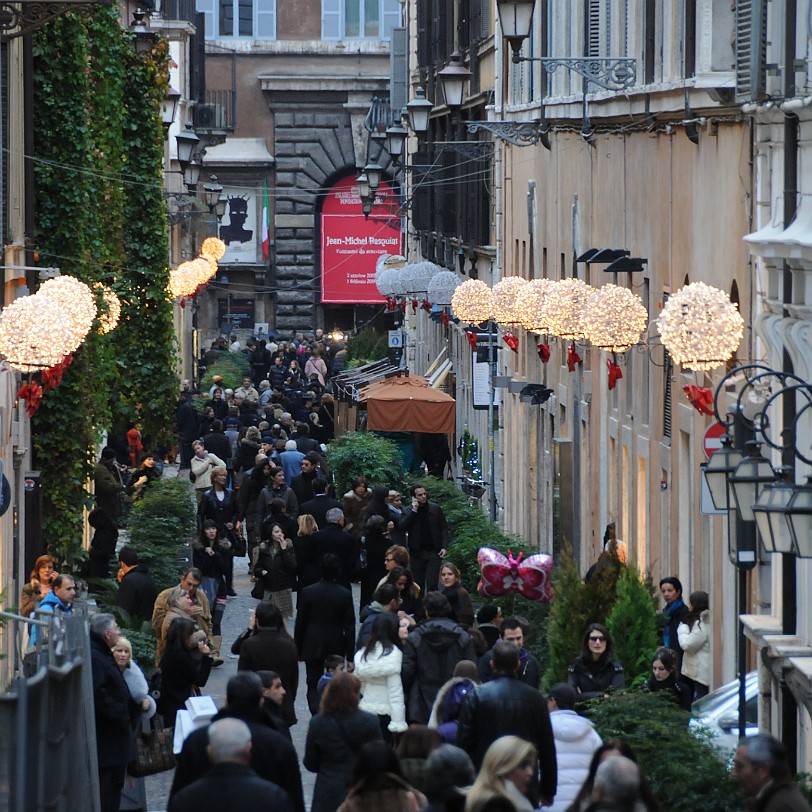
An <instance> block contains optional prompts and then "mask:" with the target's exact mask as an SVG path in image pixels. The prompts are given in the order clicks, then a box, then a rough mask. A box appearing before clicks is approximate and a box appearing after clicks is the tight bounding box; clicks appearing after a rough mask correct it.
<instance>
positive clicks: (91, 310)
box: [36, 276, 97, 355]
mask: <svg viewBox="0 0 812 812" xmlns="http://www.w3.org/2000/svg"><path fill="white" fill-rule="evenodd" d="M36 296H38V297H42V298H45V299H49V300H50V301H52V302H53V303H54V304H55V305H56V306H57V307H58V308H59V309H60V311H61V312H62V313H63V314H64V316H65V318H66V319H67V322H68V325H69V326H70V331H71V341H70V346H68V347H67V348H64V349H63V351H62V354H63V355H67V354H68V353H70V352H73V351H74V350H76V349H78V347H79V345H80V344H81V343H82V342H83V341H84V340H85V336H86V335H87V334H88V333H89V332H90V329H91V327H93V322H94V321H95V319H96V312H97V308H96V297H95V296H94V295H93V291H92V290H91V289H90V288H89V287H88V286H87V285H86V284H85V283H84V282H80V281H79V280H78V279H75V278H74V277H72V276H55V277H54V278H53V279H49V280H47V281H46V282H43V283H42V284H41V285H40V288H39V290H38V291H37V293H36Z"/></svg>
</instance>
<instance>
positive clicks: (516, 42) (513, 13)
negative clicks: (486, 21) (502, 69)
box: [496, 0, 536, 63]
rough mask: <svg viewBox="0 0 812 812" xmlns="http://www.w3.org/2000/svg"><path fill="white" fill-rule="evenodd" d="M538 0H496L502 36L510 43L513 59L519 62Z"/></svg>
mask: <svg viewBox="0 0 812 812" xmlns="http://www.w3.org/2000/svg"><path fill="white" fill-rule="evenodd" d="M535 5H536V0H496V11H497V12H498V14H499V27H500V28H501V29H502V37H503V38H504V39H506V40H507V41H508V42H509V43H510V47H511V50H512V51H513V61H514V62H517V63H518V62H519V61H520V57H519V54H520V53H521V50H522V42H524V40H526V39H527V38H528V37H529V36H530V26H531V25H532V23H533V8H534V7H535Z"/></svg>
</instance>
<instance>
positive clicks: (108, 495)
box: [93, 460, 124, 522]
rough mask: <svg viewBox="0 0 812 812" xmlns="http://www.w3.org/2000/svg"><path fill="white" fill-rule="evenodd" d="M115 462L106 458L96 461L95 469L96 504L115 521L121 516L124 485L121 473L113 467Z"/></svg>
mask: <svg viewBox="0 0 812 812" xmlns="http://www.w3.org/2000/svg"><path fill="white" fill-rule="evenodd" d="M114 464H115V463H114V462H113V461H110V462H109V463H108V462H107V461H106V460H104V461H100V462H98V463H96V467H95V468H94V469H93V482H94V486H95V496H96V505H97V506H98V508H99V510H103V511H104V512H105V513H106V514H107V515H108V516H109V517H110V518H111V519H112V520H113V521H114V522H115V521H116V520H117V519H118V518H119V516H121V494H123V493H124V485H123V483H122V481H121V475H120V474H119V473H118V471H117V470H115V469H114V468H113V466H114Z"/></svg>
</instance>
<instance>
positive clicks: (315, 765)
mask: <svg viewBox="0 0 812 812" xmlns="http://www.w3.org/2000/svg"><path fill="white" fill-rule="evenodd" d="M381 738H382V734H381V726H380V724H379V722H378V717H377V716H374V715H373V714H371V713H367V712H366V711H362V710H357V711H355V713H351V714H346V715H341V716H325V715H324V714H319V715H318V716H314V717H313V718H312V719H311V720H310V727H309V728H308V729H307V741H306V743H305V754H304V765H305V767H307V769H308V770H310V772H312V773H316V786H315V789H314V790H313V805H312V807H311V812H335V811H336V809H338V807H339V805H340V804H341V802H342V801H343V800H344V798H345V797H346V795H347V791H348V789H349V779H350V772H351V771H352V766H353V764H354V763H355V757H356V755H357V753H358V751H359V750H360V749H361V746H362V745H364V744H366V743H367V742H369V741H375V740H378V739H381ZM381 812H383V810H381Z"/></svg>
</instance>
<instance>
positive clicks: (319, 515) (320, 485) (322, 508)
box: [294, 476, 342, 556]
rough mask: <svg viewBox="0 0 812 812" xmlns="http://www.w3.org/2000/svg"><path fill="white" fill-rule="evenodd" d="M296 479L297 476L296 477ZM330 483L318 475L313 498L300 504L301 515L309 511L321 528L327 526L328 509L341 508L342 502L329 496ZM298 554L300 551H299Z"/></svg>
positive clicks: (315, 480)
mask: <svg viewBox="0 0 812 812" xmlns="http://www.w3.org/2000/svg"><path fill="white" fill-rule="evenodd" d="M294 479H296V477H294ZM328 487H329V483H328V482H327V480H326V479H325V478H324V477H323V476H318V477H316V478H315V479H314V480H313V498H312V499H309V500H308V501H307V502H302V503H300V504H299V515H300V516H304V515H305V514H306V513H309V514H310V515H311V516H312V517H313V518H314V519H315V520H316V524H317V525H318V526H319V530H323V529H324V528H325V527H327V511H328V510H330V509H331V508H338V509H339V510H341V509H342V508H341V502H339V501H338V499H333V498H332V497H331V496H328V494H327V489H328ZM297 556H298V553H297Z"/></svg>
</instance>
